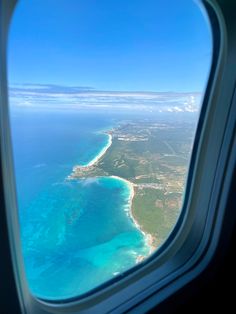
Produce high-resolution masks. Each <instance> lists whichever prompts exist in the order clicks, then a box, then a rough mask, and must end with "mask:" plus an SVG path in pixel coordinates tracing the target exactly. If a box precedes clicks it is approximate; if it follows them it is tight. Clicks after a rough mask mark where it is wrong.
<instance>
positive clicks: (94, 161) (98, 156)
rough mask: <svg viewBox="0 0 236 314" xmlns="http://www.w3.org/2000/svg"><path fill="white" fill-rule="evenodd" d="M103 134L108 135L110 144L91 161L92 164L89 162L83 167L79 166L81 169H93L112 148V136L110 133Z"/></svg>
mask: <svg viewBox="0 0 236 314" xmlns="http://www.w3.org/2000/svg"><path fill="white" fill-rule="evenodd" d="M103 134H106V135H107V136H108V142H107V144H106V146H104V147H103V148H102V149H101V151H100V152H99V153H98V154H97V155H96V156H95V157H94V158H93V159H92V160H90V162H88V163H87V164H86V165H82V166H79V167H91V166H93V165H94V164H96V163H97V162H98V161H99V159H100V158H102V156H103V155H105V154H106V151H107V150H108V148H109V147H110V146H111V144H112V135H111V134H110V133H106V132H105V133H103Z"/></svg>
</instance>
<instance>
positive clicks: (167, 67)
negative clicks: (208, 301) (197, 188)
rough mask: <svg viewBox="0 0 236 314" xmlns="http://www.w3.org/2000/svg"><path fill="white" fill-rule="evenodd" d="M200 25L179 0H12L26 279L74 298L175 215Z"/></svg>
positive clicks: (138, 259)
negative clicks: (17, 1)
mask: <svg viewBox="0 0 236 314" xmlns="http://www.w3.org/2000/svg"><path fill="white" fill-rule="evenodd" d="M211 49H212V43H211V33H210V30H209V26H208V22H207V20H206V19H205V16H204V14H203V12H202V10H201V8H200V7H199V6H198V5H197V4H196V3H195V2H194V1H189V0H182V1H172V0H168V1H166V0H158V1H157V0H145V1H143V0H138V1H137V0H135V1H134V0H129V1H126V0H120V1H110V0H109V1H108V0H100V1H94V0H86V1H82V0H79V1H77V0H76V1H75V0H74V1H73V0H71V1H66V0H60V1H55V0H54V1H53V0H50V1H43V2H42V1H26V0H21V1H19V3H18V5H17V8H16V11H15V14H14V17H13V21H12V25H11V31H10V35H9V53H8V60H9V62H8V69H9V71H8V72H9V73H8V74H9V92H10V119H11V128H12V130H11V131H12V141H13V151H14V166H15V175H16V187H17V199H18V206H19V219H20V230H21V243H22V253H23V257H24V264H25V269H26V274H27V279H28V283H29V287H30V289H31V291H32V293H33V294H34V295H36V296H38V297H41V298H44V299H50V300H58V299H66V298H70V297H75V296H78V295H81V294H83V293H85V292H88V291H90V290H91V289H93V288H95V287H97V286H99V285H100V284H102V283H104V282H106V281H107V280H109V279H112V278H114V277H116V278H119V275H120V274H122V273H124V272H125V271H127V270H128V269H131V268H132V267H133V266H135V265H137V264H138V263H142V262H143V261H145V260H146V258H147V257H149V256H150V255H151V254H152V253H153V252H154V251H156V250H158V248H160V246H161V245H162V244H163V243H164V241H165V240H166V239H167V237H168V235H169V234H170V232H171V230H172V229H173V227H174V225H175V224H176V221H177V219H178V217H179V213H180V210H181V207H182V200H183V193H184V189H185V181H186V175H187V171H188V165H189V160H190V156H191V150H192V146H193V139H194V134H195V130H196V125H197V120H198V116H199V111H200V105H201V99H202V95H203V93H204V88H205V85H206V82H207V77H208V73H209V69H210V62H211V55H212V53H211Z"/></svg>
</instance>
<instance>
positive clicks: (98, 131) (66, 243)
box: [11, 109, 149, 300]
mask: <svg viewBox="0 0 236 314" xmlns="http://www.w3.org/2000/svg"><path fill="white" fill-rule="evenodd" d="M118 121H119V119H118V118H116V119H113V118H112V116H110V115H109V114H108V113H103V114H102V113H100V114H97V113H91V112H78V111H77V112H71V111H61V112H60V111H58V112H53V111H40V110H38V111H37V110H30V109H27V110H26V109H24V110H23V111H21V110H15V111H14V110H13V111H12V112H11V126H12V141H13V152H14V166H15V175H16V187H17V200H18V208H19V218H20V230H21V243H22V253H23V257H24V264H25V270H26V275H27V280H28V284H29V288H30V290H31V292H32V293H33V294H34V295H36V296H37V297H39V298H43V299H48V300H62V299H67V298H72V297H76V296H79V295H81V294H83V293H85V292H88V291H90V290H91V289H93V288H95V287H98V286H99V285H101V284H102V283H104V282H106V281H107V280H109V279H111V278H113V277H115V276H116V275H118V274H120V273H122V272H124V271H126V270H128V269H129V268H131V267H133V266H134V265H135V264H136V259H137V257H138V256H139V255H147V254H148V251H149V248H148V247H147V244H146V242H145V238H144V235H143V234H142V233H141V231H140V230H139V229H137V228H136V226H135V224H134V222H133V221H132V219H131V218H130V217H129V215H128V211H129V197H130V189H129V186H128V185H127V184H126V183H125V182H124V181H122V180H118V179H116V178H111V177H100V178H87V179H80V180H75V181H68V180H66V178H67V177H68V175H70V174H71V172H72V169H73V167H74V166H76V165H86V164H88V163H89V162H90V161H91V160H93V159H94V158H95V157H96V155H98V154H99V152H100V151H101V150H102V149H103V148H104V147H105V146H106V145H107V141H108V140H109V138H108V135H106V134H104V133H103V132H102V131H104V130H108V129H110V128H112V127H114V126H115V125H117V123H118Z"/></svg>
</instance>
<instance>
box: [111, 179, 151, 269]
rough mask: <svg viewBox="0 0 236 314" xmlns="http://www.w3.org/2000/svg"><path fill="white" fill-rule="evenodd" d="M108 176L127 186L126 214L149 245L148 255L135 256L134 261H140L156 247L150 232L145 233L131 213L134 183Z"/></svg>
mask: <svg viewBox="0 0 236 314" xmlns="http://www.w3.org/2000/svg"><path fill="white" fill-rule="evenodd" d="M109 177H110V178H114V179H117V180H120V181H124V182H125V183H126V184H127V186H128V187H129V190H130V196H129V201H128V203H129V208H130V210H129V212H128V215H129V217H130V219H131V220H132V221H133V223H134V225H135V227H136V228H137V229H138V230H139V231H140V232H141V233H142V234H143V236H144V238H145V243H146V245H147V246H148V247H149V252H148V255H147V256H143V255H139V256H138V257H137V258H136V263H140V262H142V261H143V260H144V259H145V258H146V257H148V256H149V255H150V254H152V253H153V252H154V251H155V250H156V247H155V246H154V245H153V242H154V238H153V236H152V235H151V234H150V233H147V232H145V231H144V230H143V229H142V227H141V226H140V224H139V223H138V221H137V220H136V219H135V217H134V215H133V211H132V205H133V198H134V196H135V191H134V186H135V185H134V183H132V182H131V181H129V180H127V179H123V178H121V177H118V176H114V175H113V176H109Z"/></svg>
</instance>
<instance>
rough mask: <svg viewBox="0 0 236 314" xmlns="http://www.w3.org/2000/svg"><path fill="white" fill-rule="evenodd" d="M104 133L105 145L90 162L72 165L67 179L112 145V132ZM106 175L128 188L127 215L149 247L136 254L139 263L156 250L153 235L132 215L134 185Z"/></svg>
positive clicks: (94, 162) (96, 158) (97, 158)
mask: <svg viewBox="0 0 236 314" xmlns="http://www.w3.org/2000/svg"><path fill="white" fill-rule="evenodd" d="M104 133H105V134H106V135H107V136H108V142H107V144H106V146H104V147H103V148H102V149H101V151H100V152H99V153H98V154H97V155H96V156H95V157H94V158H93V159H92V160H91V161H90V162H88V163H87V164H85V165H76V166H74V167H73V169H72V173H71V174H70V175H69V176H68V177H67V179H69V180H71V179H73V178H74V177H75V176H76V171H77V169H78V168H90V167H93V166H94V165H96V163H97V162H98V161H99V160H100V159H101V158H102V156H104V155H105V153H106V152H107V150H108V149H109V147H110V146H111V145H112V134H110V133H108V131H106V132H104ZM107 177H108V178H114V179H116V180H120V181H123V182H125V184H126V185H127V186H128V188H129V200H128V205H129V211H128V216H129V218H130V219H131V220H132V221H133V223H134V225H135V227H136V228H137V229H138V230H139V231H140V232H141V233H142V234H143V236H144V239H145V244H146V246H147V247H148V248H149V252H148V254H147V255H139V256H137V258H136V263H140V262H142V261H143V260H144V259H145V258H146V257H148V256H149V255H150V254H151V253H153V252H154V251H155V250H156V247H155V246H154V244H153V243H154V238H153V236H152V235H151V234H149V233H146V232H145V231H144V230H143V229H142V227H141V226H140V224H139V223H138V221H137V220H136V219H135V217H134V215H133V210H132V208H133V198H134V196H135V189H134V187H135V185H134V183H132V182H131V181H129V180H127V179H124V178H122V177H119V176H116V175H112V176H107ZM97 178H99V177H97Z"/></svg>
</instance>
